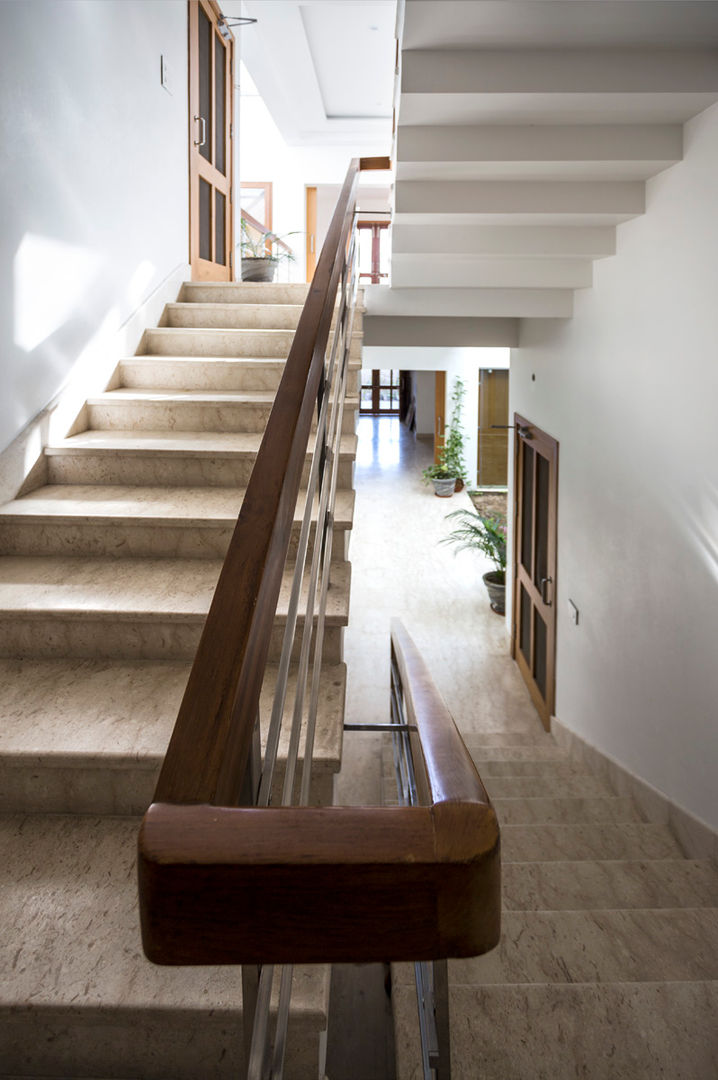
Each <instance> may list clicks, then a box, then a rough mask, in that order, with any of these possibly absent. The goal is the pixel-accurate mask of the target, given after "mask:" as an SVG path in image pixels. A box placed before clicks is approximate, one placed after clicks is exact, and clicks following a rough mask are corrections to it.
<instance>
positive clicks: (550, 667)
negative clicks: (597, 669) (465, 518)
mask: <svg viewBox="0 0 718 1080" xmlns="http://www.w3.org/2000/svg"><path fill="white" fill-rule="evenodd" d="M514 424H515V433H516V435H515V468H516V474H515V475H516V486H515V490H516V521H515V525H516V527H515V531H514V537H515V548H514V625H513V635H512V641H513V650H512V651H513V655H514V658H515V660H516V662H517V664H518V666H519V670H520V671H521V674H522V675H523V678H524V681H525V682H526V685H527V686H528V689H529V693H530V694H531V698H532V700H533V702H534V705H535V706H536V708H537V709H538V712H539V715H540V717H541V720H542V721H543V724H544V727H545V728H546V729H547V730H548V728H549V725H550V719H551V715H552V713H553V709H554V683H555V663H556V661H555V656H556V604H555V601H556V515H557V495H558V484H557V472H558V443H557V442H556V440H555V439H552V438H551V437H550V436H549V435H546V434H545V432H543V431H540V430H539V429H538V428H536V427H534V426H533V425H532V424H530V423H529V422H528V421H526V420H524V419H523V418H522V417H520V416H515V417H514Z"/></svg>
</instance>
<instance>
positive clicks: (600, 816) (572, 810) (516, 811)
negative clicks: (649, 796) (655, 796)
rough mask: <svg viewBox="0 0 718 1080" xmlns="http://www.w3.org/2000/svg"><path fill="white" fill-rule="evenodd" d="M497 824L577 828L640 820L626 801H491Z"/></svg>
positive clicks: (616, 799) (633, 807)
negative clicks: (605, 822) (608, 822)
mask: <svg viewBox="0 0 718 1080" xmlns="http://www.w3.org/2000/svg"><path fill="white" fill-rule="evenodd" d="M493 804H494V809H495V810H496V813H497V815H498V818H499V824H500V825H540V824H546V825H572V824H573V825H577V824H579V823H584V822H587V823H590V822H598V821H612V822H620V821H643V820H644V818H643V817H642V816H641V814H640V812H639V811H638V809H637V807H636V805H635V803H634V802H633V801H632V800H631V799H628V798H617V797H616V796H606V797H603V798H601V797H599V798H583V799H582V798H560V797H556V798H540V797H539V798H533V799H532V798H528V799H521V798H514V799H494V800H493Z"/></svg>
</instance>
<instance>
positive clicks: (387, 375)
mask: <svg viewBox="0 0 718 1080" xmlns="http://www.w3.org/2000/svg"><path fill="white" fill-rule="evenodd" d="M379 384H380V385H381V386H391V372H390V371H380V372H379Z"/></svg>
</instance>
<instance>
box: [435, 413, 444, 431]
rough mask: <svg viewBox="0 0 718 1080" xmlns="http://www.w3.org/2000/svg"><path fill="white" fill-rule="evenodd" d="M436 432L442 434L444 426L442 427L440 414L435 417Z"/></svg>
mask: <svg viewBox="0 0 718 1080" xmlns="http://www.w3.org/2000/svg"><path fill="white" fill-rule="evenodd" d="M436 434H437V435H443V434H444V428H443V425H442V423H441V417H440V416H437V418H436Z"/></svg>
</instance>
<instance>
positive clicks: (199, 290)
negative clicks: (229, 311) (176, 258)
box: [177, 281, 309, 306]
mask: <svg viewBox="0 0 718 1080" xmlns="http://www.w3.org/2000/svg"><path fill="white" fill-rule="evenodd" d="M308 293H309V285H305V284H304V283H303V282H296V283H295V282H291V283H290V282H287V283H285V284H275V283H274V282H272V283H267V284H265V283H263V282H251V283H250V282H239V281H238V282H235V283H233V284H231V285H229V284H227V285H225V284H221V285H220V284H214V283H213V284H211V285H210V284H202V283H200V282H194V281H193V282H189V281H186V282H185V283H184V284H183V286H182V288H181V289H180V294H179V296H178V298H177V299H178V300H179V301H180V302H182V303H196V304H271V305H272V306H273V305H275V304H304V302H305V300H306V299H307V294H308Z"/></svg>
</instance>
